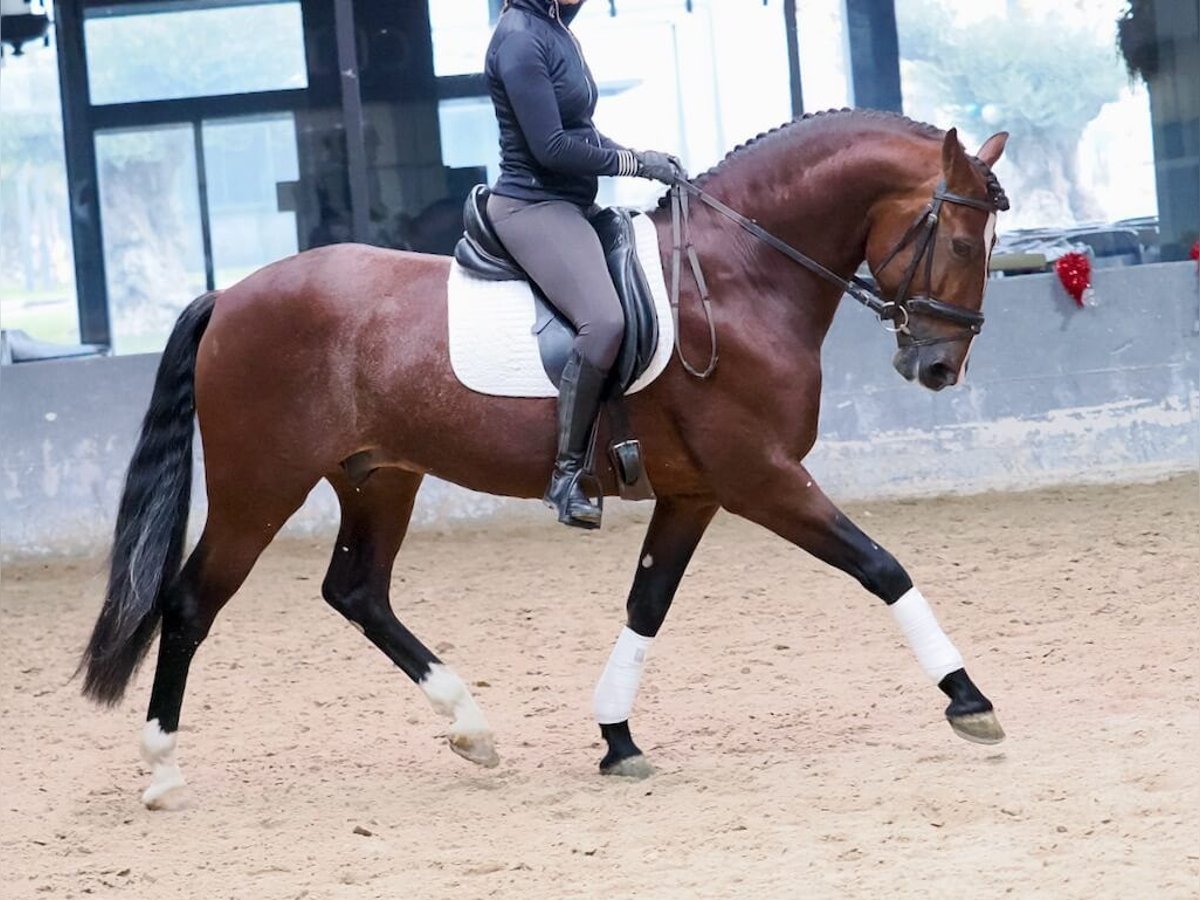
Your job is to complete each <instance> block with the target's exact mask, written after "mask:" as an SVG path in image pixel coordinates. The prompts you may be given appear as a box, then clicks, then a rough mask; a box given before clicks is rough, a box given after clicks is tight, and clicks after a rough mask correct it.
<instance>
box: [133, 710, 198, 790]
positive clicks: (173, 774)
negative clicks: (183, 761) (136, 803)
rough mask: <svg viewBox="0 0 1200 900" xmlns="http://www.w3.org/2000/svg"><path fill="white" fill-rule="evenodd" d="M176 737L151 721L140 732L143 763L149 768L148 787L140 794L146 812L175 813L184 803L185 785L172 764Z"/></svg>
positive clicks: (153, 720) (181, 775)
mask: <svg viewBox="0 0 1200 900" xmlns="http://www.w3.org/2000/svg"><path fill="white" fill-rule="evenodd" d="M175 739H176V735H175V734H167V733H166V732H165V731H163V730H162V728H160V727H159V724H158V719H151V720H150V721H149V722H147V723H146V725H145V727H144V728H143V729H142V759H144V760H145V761H146V763H147V764H148V765H149V766H150V772H151V775H150V787H148V788H146V792H145V793H144V794H142V803H144V804H145V805H146V807H147V809H174V808H177V807H178V806H179V805H180V802H181V800H182V799H183V795H182V788H183V787H184V785H186V784H187V782H186V781H184V779H183V773H182V772H180V771H179V765H178V764H177V763H176V762H175Z"/></svg>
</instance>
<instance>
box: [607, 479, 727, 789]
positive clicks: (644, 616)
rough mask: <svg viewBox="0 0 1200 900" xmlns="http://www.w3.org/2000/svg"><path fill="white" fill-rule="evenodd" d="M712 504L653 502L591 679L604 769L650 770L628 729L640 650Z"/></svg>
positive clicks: (639, 773)
mask: <svg viewBox="0 0 1200 900" xmlns="http://www.w3.org/2000/svg"><path fill="white" fill-rule="evenodd" d="M717 508H718V507H717V504H716V502H714V501H713V500H711V499H707V498H705V499H701V498H693V497H661V498H659V500H658V501H657V503H655V506H654V515H653V517H652V518H651V519H650V528H649V529H648V530H647V532H646V539H645V541H644V542H643V543H642V552H641V555H640V556H639V557H638V566H637V574H636V575H634V578H633V587H632V588H631V589H630V591H629V600H628V602H627V604H626V611H627V615H628V618H627V624H626V626H625V627H624V628H623V629H622V630H621V635H620V637H618V638H617V643H616V646H615V647H613V651H612V655H611V656H610V657H609V660H608V665H606V666H605V667H604V672H603V674H601V676H600V681H599V682H598V683H597V685H596V693H595V698H594V709H595V714H596V722H597V723H598V724H599V725H600V734H601V735H602V736H603V737H604V741H605V743H606V744H607V745H608V752H607V753H606V754H605V756H604V759H602V760H601V761H600V771H601V772H603V773H604V774H605V775H625V776H628V777H633V778H644V777H646V776H647V775H649V774H651V772H652V771H653V770H652V769H651V767H650V764H649V763H648V762H646V758H645V757H644V756H643V755H642V751H641V750H639V749H638V747H637V745H636V744H635V743H634V742H633V737H632V736H631V735H630V733H629V713H630V711H631V710H632V709H633V701H634V699H635V698H636V697H637V691H638V686H639V685H640V684H641V680H642V665H643V664H644V663H645V660H646V652H647V651H648V650H649V649H650V643H651V641H653V640H654V637H655V636H656V635H657V634H658V629H659V628H661V627H662V623H663V620H664V619H665V618H666V617H667V610H668V609H670V608H671V600H672V599H674V597H675V590H676V589H677V588H678V587H679V581H680V579H681V578H683V572H684V570H685V569H686V568H687V565H688V562H689V561H690V560H691V558H692V552H693V551H694V550H695V549H696V545H697V544H698V543H700V538H701V537H702V536H703V535H704V530H705V529H706V528H707V527H708V523H709V522H711V521H712V517H713V515H714V514H715V513H716V511H717Z"/></svg>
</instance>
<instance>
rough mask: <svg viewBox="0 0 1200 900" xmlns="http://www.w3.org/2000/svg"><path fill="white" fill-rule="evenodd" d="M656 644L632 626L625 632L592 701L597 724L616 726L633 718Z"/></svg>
mask: <svg viewBox="0 0 1200 900" xmlns="http://www.w3.org/2000/svg"><path fill="white" fill-rule="evenodd" d="M653 641H654V638H648V637H642V635H640V634H638V633H637V632H636V631H634V630H633V629H631V628H630V627H629V626H625V627H624V628H623V629H621V635H620V637H618V638H617V643H616V645H615V646H614V647H613V650H612V654H611V655H610V656H609V657H608V664H607V665H605V667H604V671H603V672H602V673H601V674H600V680H599V681H598V682H597V683H596V693H595V695H594V696H593V698H592V709H593V711H594V712H595V714H596V723H597V724H599V725H615V724H617V723H618V722H624V721H626V720H627V719H628V718H629V713H630V712H632V710H633V701H634V700H635V699H636V698H637V692H638V687H640V686H641V683H642V667H643V666H644V665H645V664H646V651H647V650H649V649H650V644H651V643H652V642H653Z"/></svg>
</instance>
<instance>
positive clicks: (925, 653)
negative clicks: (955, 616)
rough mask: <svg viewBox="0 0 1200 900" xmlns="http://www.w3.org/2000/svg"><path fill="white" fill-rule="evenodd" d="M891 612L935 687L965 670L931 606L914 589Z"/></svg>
mask: <svg viewBox="0 0 1200 900" xmlns="http://www.w3.org/2000/svg"><path fill="white" fill-rule="evenodd" d="M890 609H891V611H892V615H893V616H895V617H896V624H898V625H899V626H900V630H901V631H903V632H904V636H905V637H906V638H907V639H908V644H909V646H910V647H912V649H913V653H915V654H916V655H917V662H919V663H920V664H921V668H922V669H924V670H925V674H926V675H928V676H929V677H930V678H931V679H933V682H934V683H935V684H936V683H937V682H939V681H941V680H942V679H943V678H945V677H946V676H947V675H949V674H950V673H951V672H953V671H955V670H956V669H961V668H962V667H963V659H962V656H961V655H960V654H959V652H958V650H957V649H956V648H955V646H954V645H953V644H952V643H950V638H948V637H946V633H945V632H944V631H942V626H941V625H939V624H938V622H937V619H936V618H935V617H934V615H933V610H932V609H930V608H929V603H928V602H927V601H926V600H925V598H924V597H922V596H921V592H920V591H918V590H917V589H916V588H915V587H914V588H909V590H908V592H907V593H906V594H905V595H904V596H903V597H901V598H900V599H899V600H897V601H896V602H895V603H893V604H892V605H891V607H890Z"/></svg>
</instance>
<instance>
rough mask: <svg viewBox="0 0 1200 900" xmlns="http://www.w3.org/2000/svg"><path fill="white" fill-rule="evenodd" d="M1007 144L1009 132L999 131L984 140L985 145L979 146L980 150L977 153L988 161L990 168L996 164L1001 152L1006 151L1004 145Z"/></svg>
mask: <svg viewBox="0 0 1200 900" xmlns="http://www.w3.org/2000/svg"><path fill="white" fill-rule="evenodd" d="M1007 144H1008V132H1007V131H997V132H996V133H995V134H993V135H992V136H991V137H990V138H988V139H987V140H986V141H984V142H983V146H982V147H980V148H979V152H978V153H976V154H975V155H976V156H978V157H979V158H980V159H981V160H983V161H984V162H985V163H987V164H988V166H989V168H990V167H991V166H994V165H995V164H996V160H998V159H999V158H1000V154H1002V153H1003V152H1004V147H1005V146H1006V145H1007Z"/></svg>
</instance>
